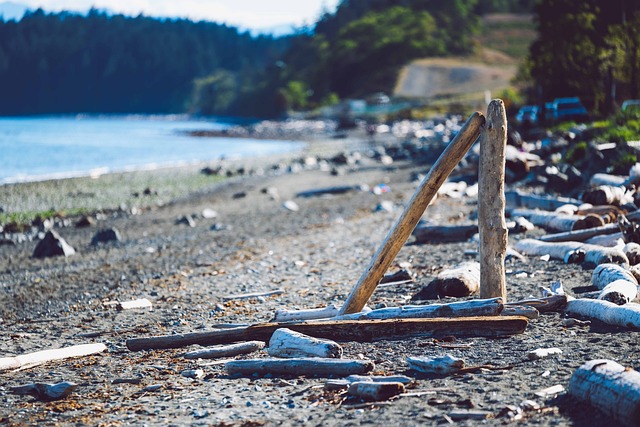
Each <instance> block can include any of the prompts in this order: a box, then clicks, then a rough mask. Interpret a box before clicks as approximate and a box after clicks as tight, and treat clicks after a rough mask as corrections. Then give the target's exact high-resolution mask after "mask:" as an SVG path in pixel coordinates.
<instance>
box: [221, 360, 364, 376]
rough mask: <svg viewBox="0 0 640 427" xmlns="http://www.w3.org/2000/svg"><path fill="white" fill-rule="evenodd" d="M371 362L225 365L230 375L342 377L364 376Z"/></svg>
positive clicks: (263, 362)
mask: <svg viewBox="0 0 640 427" xmlns="http://www.w3.org/2000/svg"><path fill="white" fill-rule="evenodd" d="M373 367H374V365H373V362H372V361H370V360H352V359H323V358H320V357H300V358H295V359H280V358H267V359H246V360H232V361H230V362H227V363H226V364H225V370H226V371H227V373H229V374H230V375H253V374H258V375H267V374H271V375H317V376H341V377H346V376H348V375H353V374H364V373H366V372H369V371H371V370H373Z"/></svg>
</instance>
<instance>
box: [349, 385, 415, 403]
mask: <svg viewBox="0 0 640 427" xmlns="http://www.w3.org/2000/svg"><path fill="white" fill-rule="evenodd" d="M404 392H405V388H404V384H402V383H399V382H392V381H387V382H370V381H357V382H353V383H351V384H350V385H349V389H348V391H347V394H349V395H351V396H355V397H358V398H360V399H362V400H364V401H367V402H378V401H381V400H387V399H389V398H391V397H393V396H397V395H398V394H400V393H404Z"/></svg>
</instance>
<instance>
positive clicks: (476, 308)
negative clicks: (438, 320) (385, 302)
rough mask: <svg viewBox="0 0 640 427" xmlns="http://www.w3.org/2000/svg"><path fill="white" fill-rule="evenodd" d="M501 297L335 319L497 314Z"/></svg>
mask: <svg viewBox="0 0 640 427" xmlns="http://www.w3.org/2000/svg"><path fill="white" fill-rule="evenodd" d="M503 307H504V306H503V303H502V299H501V298H490V299H474V300H469V301H456V302H451V303H446V304H428V305H404V306H401V307H386V308H379V309H377V310H371V311H369V312H367V313H362V312H361V313H353V314H345V315H343V316H337V317H335V318H334V320H373V319H418V318H422V319H425V318H434V317H469V316H497V315H499V314H501V313H502V309H503Z"/></svg>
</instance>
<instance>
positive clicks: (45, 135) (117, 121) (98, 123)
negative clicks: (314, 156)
mask: <svg viewBox="0 0 640 427" xmlns="http://www.w3.org/2000/svg"><path fill="white" fill-rule="evenodd" d="M228 126H229V125H228V124H225V123H215V122H207V121H195V120H188V119H187V118H184V117H178V118H176V117H166V116H163V117H145V116H142V117H141V116H131V117H129V116H127V117H21V118H14V117H11V118H3V117H0V184H3V183H5V184H6V183H10V182H21V181H36V180H41V179H46V178H61V177H70V176H84V175H90V174H92V173H96V172H100V173H105V172H115V171H125V170H134V169H144V168H152V167H159V166H171V165H179V164H188V163H196V162H201V161H209V160H213V159H217V158H220V157H221V156H224V157H227V158H230V157H248V156H260V155H268V154H276V153H282V152H287V151H291V150H294V149H297V148H298V147H300V144H299V143H292V142H286V141H265V140H252V139H238V138H196V137H190V136H187V135H185V134H183V133H182V132H184V131H187V130H220V129H224V128H225V127H228Z"/></svg>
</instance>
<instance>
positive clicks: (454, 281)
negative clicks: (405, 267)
mask: <svg viewBox="0 0 640 427" xmlns="http://www.w3.org/2000/svg"><path fill="white" fill-rule="evenodd" d="M479 288H480V263H479V262H477V261H469V262H463V263H461V264H459V265H457V266H455V267H453V268H450V269H447V270H444V271H442V272H440V273H439V274H438V275H437V276H436V278H435V279H433V280H432V281H431V282H430V283H429V284H428V285H427V286H425V287H424V288H422V289H421V290H420V291H419V292H418V293H417V294H415V295H414V296H413V297H412V298H411V299H412V300H423V299H436V298H440V297H445V296H450V297H466V296H469V295H473V294H476V293H477V292H478V290H479Z"/></svg>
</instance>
